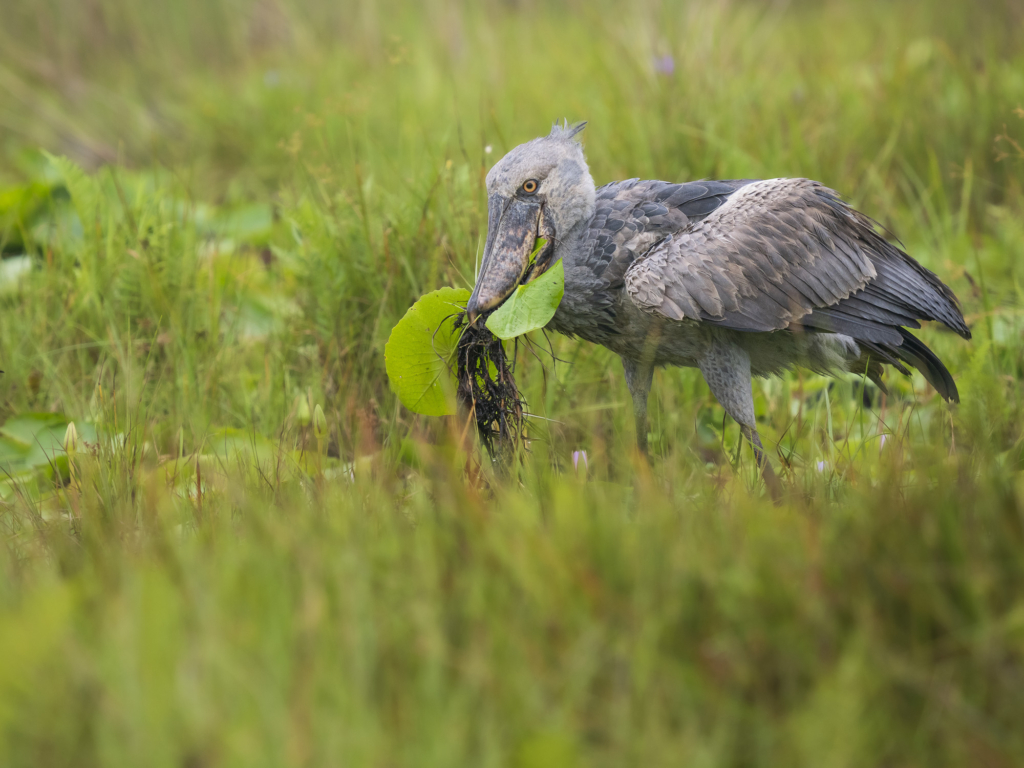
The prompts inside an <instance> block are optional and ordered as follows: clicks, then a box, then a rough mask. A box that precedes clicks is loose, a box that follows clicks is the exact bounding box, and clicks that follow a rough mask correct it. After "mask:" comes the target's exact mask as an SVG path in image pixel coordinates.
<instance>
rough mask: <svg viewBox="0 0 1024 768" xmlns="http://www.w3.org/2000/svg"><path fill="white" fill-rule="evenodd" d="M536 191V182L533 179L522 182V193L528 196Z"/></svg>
mask: <svg viewBox="0 0 1024 768" xmlns="http://www.w3.org/2000/svg"><path fill="white" fill-rule="evenodd" d="M536 191H537V182H536V181H535V180H534V179H528V180H527V181H525V182H523V192H525V193H526V194H528V195H532V194H533V193H534V192H536Z"/></svg>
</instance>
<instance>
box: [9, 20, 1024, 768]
mask: <svg viewBox="0 0 1024 768" xmlns="http://www.w3.org/2000/svg"><path fill="white" fill-rule="evenodd" d="M1022 25H1024V16H1022V14H1021V12H1020V9H1019V8H1018V7H1017V5H1016V4H1013V3H1009V2H1006V3H1000V2H987V3H981V4H978V3H972V4H967V3H964V4H957V5H953V6H950V5H949V4H939V3H935V4H929V3H909V2H896V3H880V2H879V3H867V4H841V3H816V4H810V3H802V2H797V3H791V4H786V3H771V4H759V3H739V2H737V3H715V4H710V3H668V2H666V3H655V2H642V3H631V4H629V5H628V6H626V5H623V4H617V3H612V2H596V3H595V2H589V3H570V2H565V3H539V2H528V1H526V0H524V1H523V2H519V3H499V2H485V3H479V4H476V3H465V4H462V3H455V2H440V1H437V2H427V3H415V4H414V3H406V2H398V0H393V1H384V2H376V3H375V2H361V3H360V2H353V3H346V4H339V3H324V2H316V1H315V0H309V1H307V2H298V1H297V0H296V1H295V2H288V1H286V0H260V2H230V3H229V2H223V1H222V0H215V1H214V2H202V3H200V2H192V1H191V0H177V1H176V2H174V3H164V4H159V3H143V2H133V1H132V0H116V1H114V0H98V1H97V2H93V3H80V2H70V0H43V1H42V2H38V1H35V0H33V1H32V2H29V1H28V0H12V2H9V3H8V4H7V6H5V9H4V23H3V24H2V25H0V156H2V157H3V158H4V161H3V162H0V253H2V255H3V257H4V258H3V261H2V262H0V270H2V271H0V370H3V371H4V373H3V374H2V375H0V468H2V470H0V529H2V531H3V536H4V547H3V548H0V564H2V576H0V763H2V764H4V765H33V766H39V765H76V766H78V765H85V766H88V765H97V766H99V765H104V766H105V765H165V764H166V765H184V766H213V765H245V766H250V765H273V766H278V765H338V764H351V765H380V766H391V765H396V766H397V765H403V766H404V765H409V766H421V765H422V766H426V765H438V766H451V765H473V766H479V765H501V766H504V765H510V766H523V767H524V768H526V767H528V766H573V765H578V766H584V765H607V766H620V765H694V766H699V765H709V766H710V765H715V766H717V765H737V766H738V765H771V766H775V765H813V766H833V765H834V766H843V765H849V766H861V765H899V766H912V765H929V766H932V765H939V766H941V765H950V766H960V765H992V766H1002V765H1006V766H1009V765H1015V764H1018V763H1019V762H1021V760H1022V759H1024V743H1022V737H1021V733H1020V731H1021V729H1020V728H1019V714H1018V713H1019V712H1020V711H1021V710H1022V706H1024V700H1022V696H1024V694H1022V693H1021V691H1024V685H1022V683H1024V597H1022V595H1024V572H1022V570H1024V566H1022V563H1024V512H1022V508H1024V506H1022V505H1024V484H1022V480H1021V471H1022V469H1024V453H1022V451H1024V440H1022V437H1021V436H1022V434H1024V411H1022V399H1021V389H1020V380H1021V375H1022V367H1024V360H1022V349H1024V345H1022V343H1021V323H1020V320H1019V310H1018V303H1019V292H1020V288H1019V267H1018V264H1019V260H1020V253H1021V250H1022V248H1024V223H1022V222H1024V216H1022V213H1024V210H1022V209H1024V205H1022V202H1024V185H1022V181H1021V180H1022V178H1024V176H1022V173H1024V151H1022V150H1021V146H1022V145H1024V113H1021V111H1020V110H1021V108H1022V107H1024V47H1022V45H1021V40H1022V39H1024V37H1022V32H1024V28H1022ZM666 57H668V58H666ZM669 62H671V66H670V65H669ZM562 117H567V118H569V119H587V120H589V121H590V124H589V126H588V128H587V130H586V132H585V133H584V138H585V142H586V149H587V154H588V158H589V159H590V163H591V168H592V171H593V173H594V176H595V178H596V180H597V181H598V183H603V182H606V181H609V180H613V179H619V178H628V177H631V176H641V177H654V178H664V179H669V180H683V179H692V178H702V177H720V178H736V177H768V176H782V175H786V176H796V175H804V176H810V177H813V178H817V179H820V180H821V181H823V182H825V183H826V184H828V185H830V186H832V187H834V188H836V189H838V190H839V191H841V192H842V193H844V194H845V195H847V196H848V197H849V199H850V200H851V201H852V202H853V203H854V204H856V205H857V206H858V207H860V208H861V209H862V210H864V211H866V212H867V213H869V214H871V215H872V216H874V217H875V218H877V219H878V220H879V221H880V222H881V223H882V224H883V225H885V226H886V227H887V228H889V229H890V230H892V231H893V232H894V233H895V234H896V235H898V236H899V237H900V238H901V239H902V241H903V242H904V244H905V245H906V247H907V248H908V250H909V251H910V252H911V253H912V254H913V255H914V256H916V257H917V258H918V259H919V260H920V261H921V262H922V263H924V264H925V265H926V266H928V267H929V268H931V269H933V270H935V271H936V272H938V273H939V274H940V276H942V277H943V279H945V280H946V281H947V282H948V283H949V284H950V285H951V286H953V288H954V290H955V291H956V292H957V293H958V295H959V296H960V297H961V298H962V299H963V302H964V309H965V314H966V315H967V316H968V319H969V321H970V323H971V326H972V328H973V331H974V340H973V341H972V342H970V343H967V342H964V341H962V340H960V339H959V338H958V337H955V336H953V335H952V334H948V333H944V332H942V331H941V330H939V329H934V328H928V329H926V330H924V331H923V332H922V336H923V337H924V338H925V340H926V341H927V343H928V344H929V345H930V346H932V347H933V348H934V349H935V350H936V351H937V352H938V353H939V354H940V356H942V358H943V359H944V360H945V361H947V364H948V365H949V367H950V369H951V370H952V371H953V372H954V375H955V377H956V380H957V384H958V386H959V388H960V392H961V396H962V400H963V402H962V404H961V405H960V406H959V407H958V408H955V409H950V408H948V407H946V406H945V405H943V404H942V403H941V402H940V401H939V400H938V398H937V396H936V395H935V393H934V392H933V391H931V390H930V388H929V387H928V386H927V384H926V383H925V382H924V380H923V379H922V378H921V377H920V376H915V377H914V378H913V379H903V378H902V377H900V376H898V375H896V374H890V375H889V376H888V382H889V387H890V390H891V391H892V395H891V396H890V397H888V398H882V397H881V396H880V395H879V393H877V392H875V391H874V390H873V389H872V388H871V387H870V385H869V386H868V388H867V391H866V393H865V392H863V391H862V389H863V386H864V384H863V382H860V381H858V380H855V379H849V380H840V381H829V380H825V379H822V378H819V377H816V376H813V375H810V374H806V373H793V374H791V375H789V376H787V377H785V378H783V379H781V380H772V381H767V382H760V383H758V384H757V385H756V386H755V392H756V401H757V402H756V406H757V412H758V418H759V423H760V429H761V431H762V435H763V436H764V437H765V438H766V442H768V443H769V444H770V445H772V446H777V450H774V451H773V452H774V453H775V454H776V458H775V461H776V465H777V466H779V468H780V472H781V474H782V476H783V479H784V482H785V484H786V486H787V489H788V490H787V494H788V495H787V499H786V502H785V503H784V504H783V505H782V506H781V507H779V508H775V507H773V506H772V505H771V504H769V503H768V502H767V501H766V500H765V499H763V498H761V489H760V486H759V483H758V481H757V477H756V472H755V470H754V466H753V462H752V457H751V456H750V454H749V452H748V450H747V449H746V448H745V447H744V446H743V444H742V443H741V441H740V436H739V432H738V429H737V428H736V426H735V425H734V424H732V423H730V422H728V421H727V420H726V419H724V416H723V413H722V411H721V409H720V408H719V407H718V406H717V404H716V403H715V402H714V400H713V399H712V398H711V396H710V395H709V394H708V392H707V388H706V386H705V385H704V384H703V382H702V380H701V379H700V376H699V374H697V373H696V372H694V371H682V370H667V371H662V372H659V373H658V374H657V376H656V384H655V394H654V396H653V397H652V404H651V405H652V427H651V428H652V438H653V445H654V446H655V453H656V457H655V460H654V462H653V463H652V465H651V466H650V467H648V466H646V465H644V464H642V463H639V462H638V461H637V460H636V458H635V456H634V455H633V452H632V445H633V434H632V426H631V424H632V419H631V418H630V417H629V413H630V408H629V407H628V393H627V391H626V388H625V385H624V382H623V379H622V374H621V370H620V367H619V364H618V361H617V360H616V359H615V358H614V357H613V356H612V355H610V354H608V353H607V352H606V351H604V350H602V349H600V348H596V347H593V346H589V345H586V344H581V343H578V342H574V341H570V340H566V339H560V338H552V339H550V340H545V339H544V338H543V337H538V338H537V339H536V342H537V345H536V348H535V349H534V350H532V351H533V352H536V355H534V354H532V353H531V350H528V349H524V350H521V351H520V358H519V362H518V367H517V379H518V382H519V384H520V385H521V387H522V389H523V391H524V394H525V396H526V397H527V399H528V402H529V406H530V410H531V411H532V412H533V413H534V414H536V417H537V418H535V419H534V420H533V425H532V427H531V429H532V432H531V434H532V437H533V438H534V439H533V441H532V445H531V453H530V455H529V456H528V458H527V461H526V464H525V466H524V467H523V470H522V472H521V473H520V474H519V475H518V477H517V478H516V481H515V482H514V483H508V482H503V481H501V480H499V479H497V478H495V477H492V476H491V473H490V472H489V470H488V468H487V467H486V466H480V465H479V459H478V457H475V456H473V455H467V454H465V453H464V452H462V451H461V450H460V449H459V448H458V445H459V441H458V439H457V438H456V437H455V436H453V434H452V432H453V431H454V430H455V429H456V426H455V425H453V424H449V423H446V422H443V421H442V420H426V419H420V418H418V417H414V416H413V415H411V414H409V413H408V412H405V411H403V410H402V409H401V408H400V407H399V406H398V405H397V403H396V401H395V399H394V398H393V396H392V395H391V394H390V393H389V392H388V389H387V385H386V379H385V375H384V367H383V358H382V350H383V344H384V341H385V340H386V338H387V335H388V332H389V330H390V328H391V327H392V325H393V324H394V322H395V321H396V320H397V319H398V318H399V317H400V316H401V314H402V313H403V312H404V311H405V309H406V308H407V307H408V306H409V304H410V303H411V302H412V301H413V300H414V299H415V298H416V297H417V296H418V295H420V294H421V293H422V292H424V291H427V290H430V289H433V288H436V287H439V286H441V285H445V284H449V285H456V286H466V287H468V286H469V285H471V284H472V282H473V272H474V266H475V263H476V260H477V258H478V255H479V252H480V249H481V245H482V240H483V237H484V236H485V231H484V230H485V227H486V222H485V219H484V195H483V177H484V174H485V173H486V170H487V168H488V167H489V166H490V165H491V164H492V163H493V162H494V161H495V160H497V159H498V158H499V157H500V156H501V155H502V154H503V153H504V152H505V151H507V150H508V149H510V148H511V147H512V146H514V145H516V144H517V143H519V142H521V141H524V140H527V139H529V138H532V137H534V136H536V135H538V134H541V133H544V132H546V131H547V130H548V127H549V125H550V123H551V121H552V120H554V119H556V118H562ZM41 150H42V151H41ZM549 343H550V345H551V346H550V351H551V352H553V353H554V355H555V357H556V358H557V362H556V361H554V360H553V359H552V357H551V356H550V355H549V354H548V351H549V347H548V344H549ZM317 404H319V405H321V406H322V407H323V409H324V411H325V413H326V414H327V420H328V425H329V431H330V433H329V435H328V437H327V438H326V439H321V440H318V439H317V438H316V435H315V434H314V433H313V430H312V428H311V425H310V412H311V410H312V409H313V407H314V406H315V405H317ZM69 421H74V422H75V424H76V427H77V431H78V433H79V435H80V436H81V439H80V440H79V441H78V443H77V445H74V446H72V448H73V449H74V450H73V451H72V452H71V453H72V454H73V455H71V456H68V455H67V454H66V453H65V451H64V449H63V443H64V434H65V427H66V424H67V423H68V422H69ZM26 441H27V442H26ZM4 451H7V453H5V452H4ZM579 451H585V452H586V458H585V459H580V457H579V455H577V461H576V463H575V466H574V461H573V454H574V452H579Z"/></svg>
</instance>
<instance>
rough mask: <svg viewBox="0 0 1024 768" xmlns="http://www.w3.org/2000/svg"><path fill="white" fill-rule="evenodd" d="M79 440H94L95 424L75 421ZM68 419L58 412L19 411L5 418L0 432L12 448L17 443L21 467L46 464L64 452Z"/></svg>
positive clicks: (91, 441) (88, 441)
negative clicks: (20, 412)
mask: <svg viewBox="0 0 1024 768" xmlns="http://www.w3.org/2000/svg"><path fill="white" fill-rule="evenodd" d="M75 426H76V427H77V429H78V436H79V439H80V440H82V441H83V442H87V443H95V442H96V427H95V426H93V425H92V424H89V423H87V422H84V421H76V422H75ZM67 427H68V418H67V417H66V416H63V415H61V414H59V413H22V414H18V415H17V416H14V417H12V418H10V419H8V420H7V421H6V422H5V423H4V425H3V426H2V427H0V435H3V437H4V438H6V440H5V443H6V444H7V445H8V447H10V448H13V447H17V446H20V447H22V448H23V449H24V454H23V455H22V457H21V459H20V464H21V466H23V467H45V466H49V465H50V463H51V462H52V461H53V460H54V458H55V457H56V456H57V455H58V454H63V453H64V433H65V431H66V430H67Z"/></svg>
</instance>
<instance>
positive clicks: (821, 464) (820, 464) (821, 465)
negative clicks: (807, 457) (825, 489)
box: [818, 461, 825, 472]
mask: <svg viewBox="0 0 1024 768" xmlns="http://www.w3.org/2000/svg"><path fill="white" fill-rule="evenodd" d="M818 471H819V472H824V471H825V462H824V461H819V462H818Z"/></svg>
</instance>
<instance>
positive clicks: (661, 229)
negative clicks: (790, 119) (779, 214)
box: [566, 179, 747, 335]
mask: <svg viewBox="0 0 1024 768" xmlns="http://www.w3.org/2000/svg"><path fill="white" fill-rule="evenodd" d="M746 183H747V182H745V181H691V182H686V183H683V184H673V183H671V182H667V181H641V180H639V179H627V180H626V181H615V182H612V183H610V184H605V185H604V186H603V187H600V188H599V189H598V190H597V196H596V200H595V211H594V218H593V219H592V221H591V223H590V231H589V238H588V242H587V245H586V248H585V250H584V252H585V253H586V254H587V255H586V258H585V259H583V260H582V261H581V262H579V263H577V264H573V265H571V266H569V267H567V269H569V270H571V271H572V272H573V274H569V272H567V273H566V279H567V280H568V279H572V280H575V281H577V282H578V283H580V284H584V285H588V286H590V287H591V290H590V291H589V292H588V297H589V298H588V302H589V306H587V307H586V309H587V311H589V312H590V313H593V314H596V316H597V318H598V320H597V329H598V330H599V331H600V332H601V333H603V334H605V335H614V334H615V333H616V328H615V305H616V302H617V300H618V297H619V295H620V294H621V291H622V288H623V286H624V282H623V278H624V276H625V274H626V271H627V269H629V266H630V265H631V264H632V263H633V260H634V259H635V258H636V257H637V255H638V254H641V253H644V252H646V251H648V250H649V249H650V248H651V246H652V245H654V244H655V243H657V242H658V241H659V240H661V239H662V238H663V237H665V235H667V234H670V233H672V232H679V231H681V230H684V229H686V228H687V227H689V226H690V225H692V224H694V223H695V222H698V221H700V220H701V219H702V218H704V217H705V216H707V215H708V214H709V213H711V212H712V211H714V210H715V209H716V208H718V207H719V206H721V205H722V204H723V203H724V202H725V201H726V200H727V199H728V197H729V195H731V194H732V193H733V192H735V191H736V189H737V188H739V187H741V186H742V185H743V184H746Z"/></svg>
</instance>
